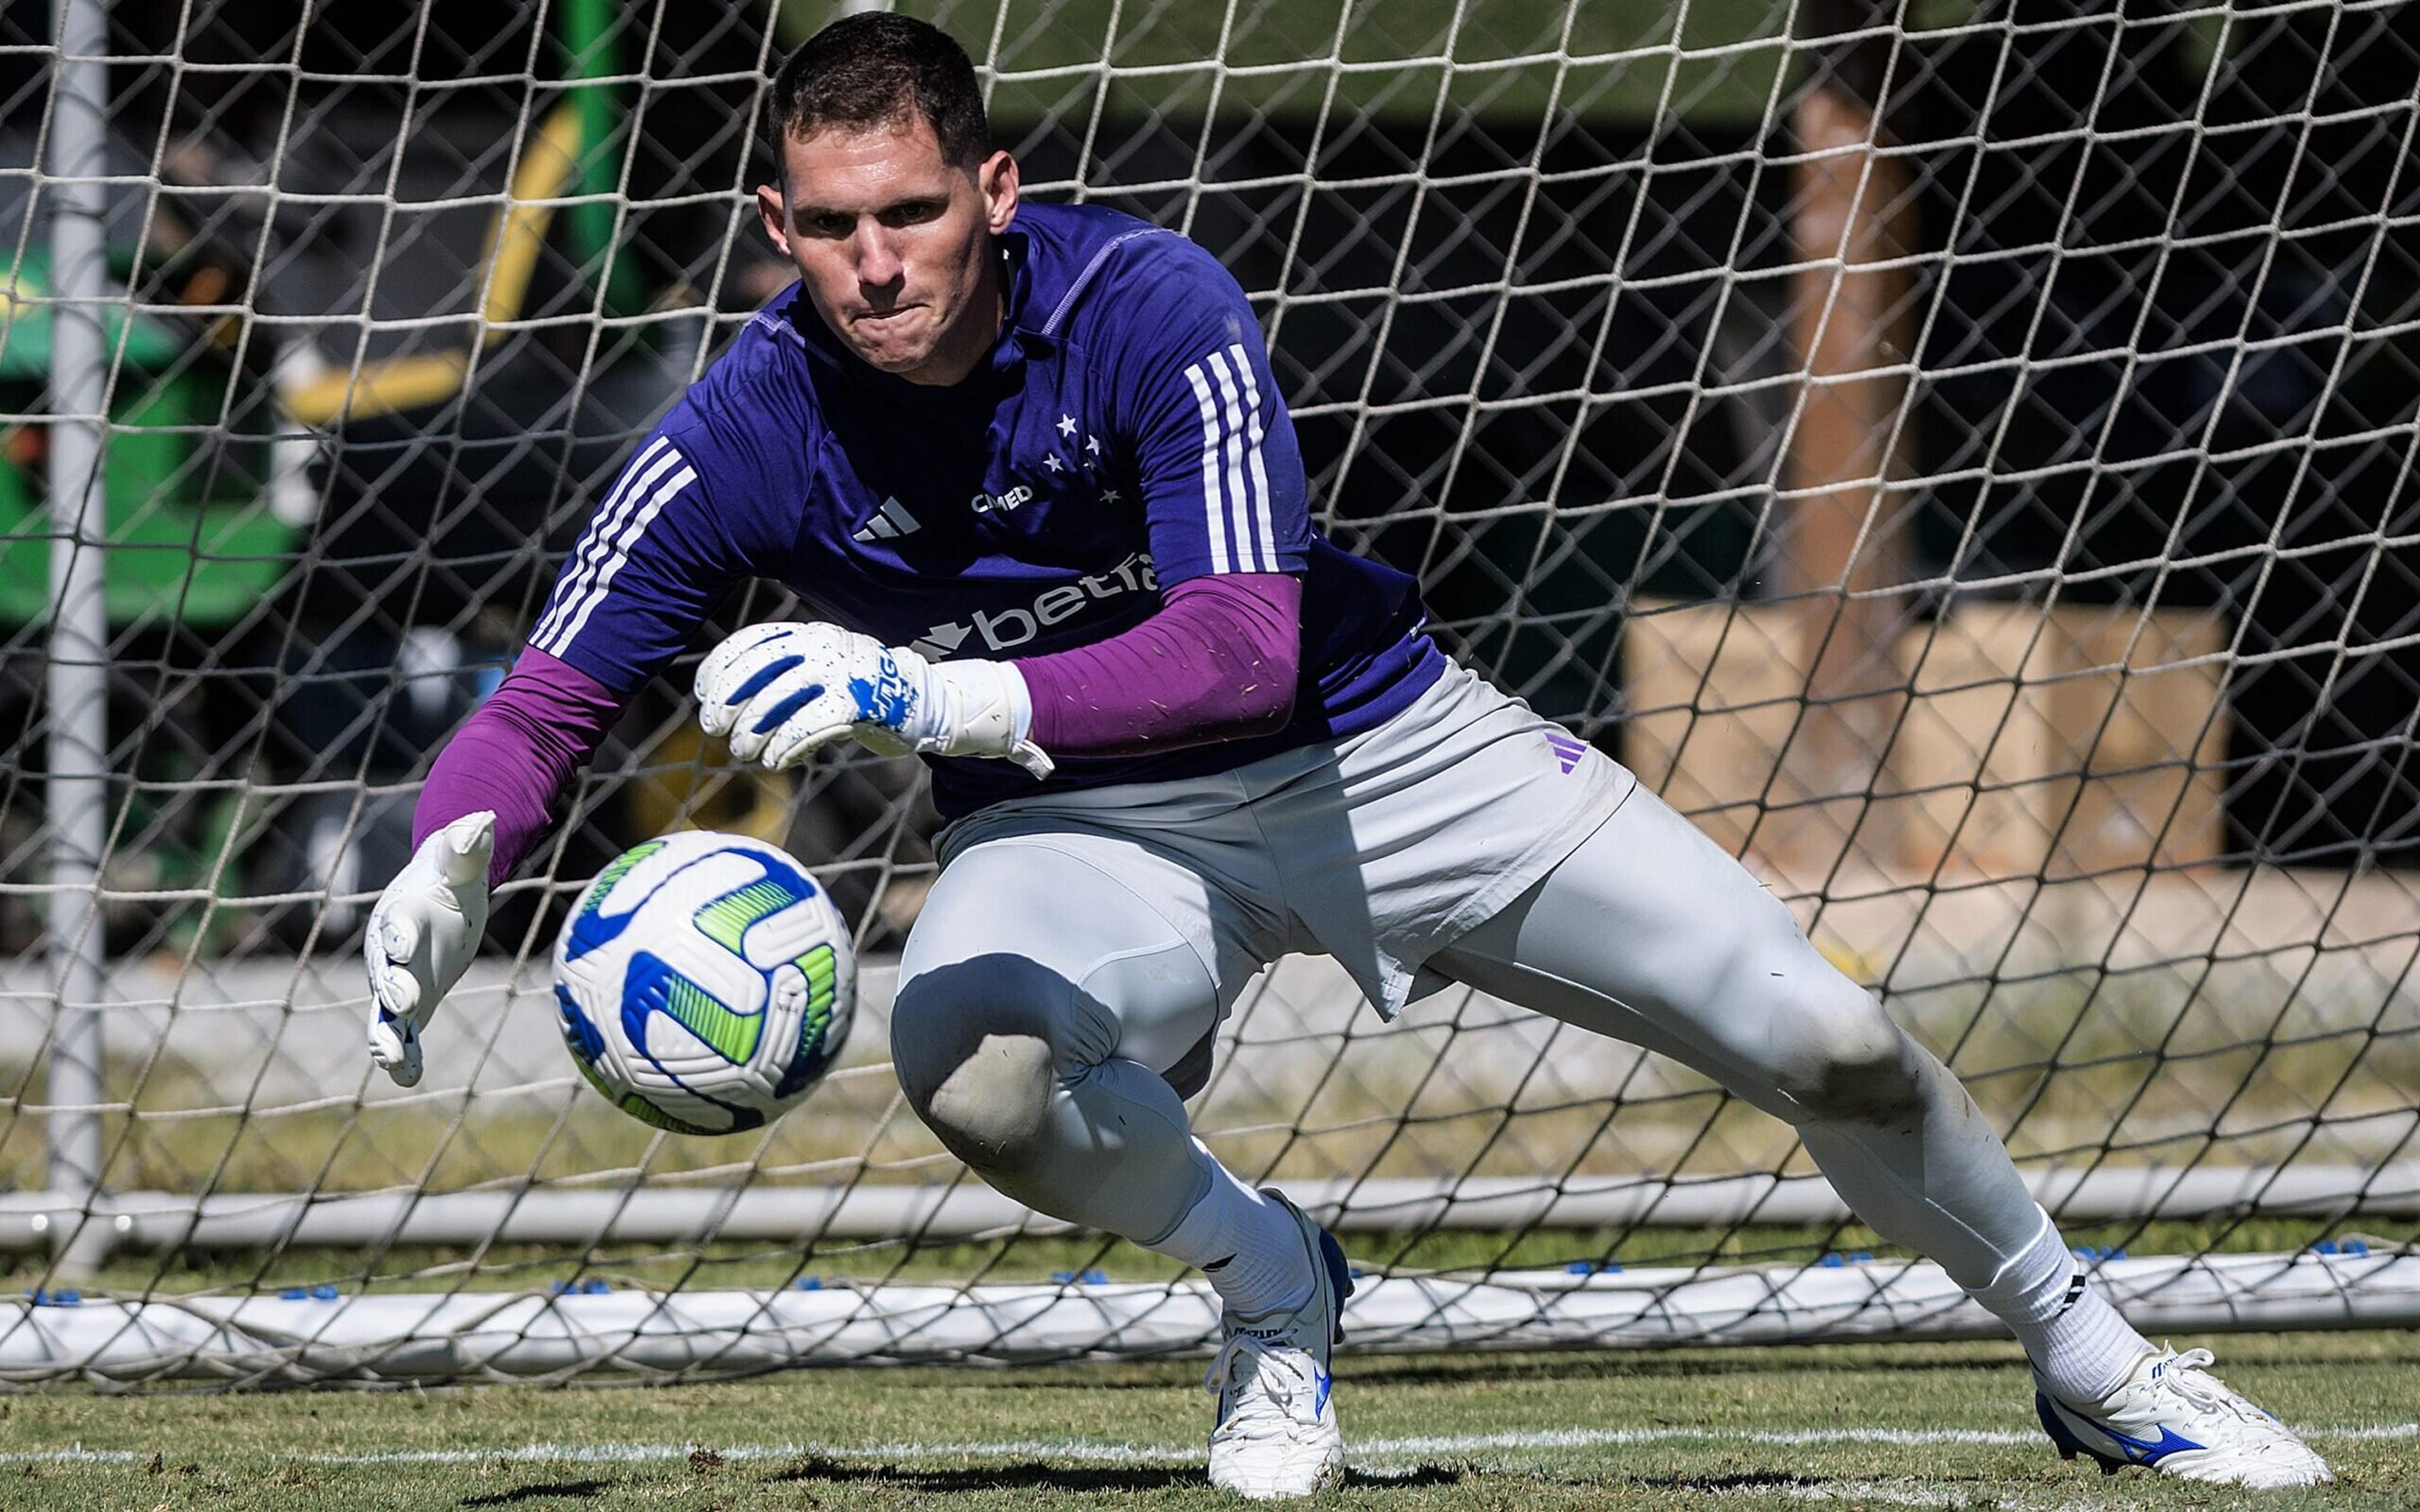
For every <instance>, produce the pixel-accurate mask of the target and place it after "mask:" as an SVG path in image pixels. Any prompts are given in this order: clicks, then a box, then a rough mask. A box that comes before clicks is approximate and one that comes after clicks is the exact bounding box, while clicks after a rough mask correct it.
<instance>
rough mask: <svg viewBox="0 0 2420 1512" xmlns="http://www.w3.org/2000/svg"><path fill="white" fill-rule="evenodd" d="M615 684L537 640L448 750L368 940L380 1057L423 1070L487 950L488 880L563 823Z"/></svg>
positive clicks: (394, 1068) (374, 1038)
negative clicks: (445, 1013)
mask: <svg viewBox="0 0 2420 1512" xmlns="http://www.w3.org/2000/svg"><path fill="white" fill-rule="evenodd" d="M622 702H623V701H622V699H621V698H620V697H619V696H618V695H616V694H615V693H614V692H613V690H612V689H610V688H608V687H605V686H604V685H603V684H601V683H599V682H597V680H596V679H595V678H593V677H590V676H589V675H588V674H587V673H585V672H583V671H580V669H578V668H577V667H573V666H570V665H568V664H566V663H565V662H562V661H558V660H557V659H555V658H554V657H553V656H549V655H547V654H546V653H545V652H543V651H540V650H538V649H536V648H535V647H534V646H533V647H529V648H527V649H525V650H523V651H522V653H521V657H520V661H518V662H516V663H515V664H514V666H513V670H512V671H511V672H510V673H508V674H506V676H505V678H504V686H503V687H499V688H497V689H496V691H495V693H494V695H493V696H491V697H490V698H489V700H488V701H487V702H485V703H482V704H481V705H479V708H478V710H477V712H475V713H473V715H472V716H471V717H470V719H469V721H468V722H467V723H465V724H464V725H463V726H462V728H461V729H460V730H459V731H458V732H456V733H455V735H454V738H453V739H452V740H451V741H449V742H447V743H446V746H445V749H444V750H443V751H442V753H441V754H440V755H439V756H438V758H437V764H436V766H435V767H434V768H433V769H432V770H431V771H430V772H429V774H428V782H427V786H425V787H424V788H422V789H421V792H420V804H419V807H418V808H416V809H415V810H413V811H412V818H411V840H412V857H411V861H410V862H409V863H408V864H407V865H406V866H405V867H404V869H403V871H402V872H399V873H397V874H396V878H395V880H394V881H393V882H391V883H389V884H388V885H387V887H386V890H385V891H384V892H382V893H380V895H379V901H378V905H377V906H376V907H375V908H373V909H372V910H371V911H370V921H369V930H368V933H367V936H366V937H365V939H364V940H363V942H362V951H363V954H364V956H365V959H366V961H367V964H368V967H369V979H370V998H371V1005H370V1023H369V1047H370V1059H372V1060H373V1061H375V1062H377V1063H378V1064H379V1065H380V1066H381V1067H383V1068H384V1069H385V1071H386V1072H387V1074H388V1075H390V1076H392V1077H394V1078H395V1080H396V1085H398V1086H402V1087H411V1086H413V1085H414V1084H416V1083H417V1082H418V1081H419V1080H420V1069H421V1057H420V1029H421V1026H423V1025H425V1024H427V1022H428V1016H429V1015H430V1014H431V1013H433V1012H435V1011H436V1009H437V1005H438V1003H439V1001H440V1000H442V998H443V997H444V995H446V993H447V992H448V991H450V990H451V989H452V988H453V986H454V983H455V982H456V981H457V980H459V979H460V977H461V975H462V972H463V970H464V968H466V967H467V966H469V965H470V964H471V958H472V957H473V955H475V954H476V953H477V952H478V949H479V935H480V933H481V932H483V931H484V930H485V929H486V928H487V926H488V891H489V888H490V887H493V886H494V885H495V884H497V883H499V882H502V881H503V880H504V878H505V877H507V876H509V875H511V874H512V870H513V868H514V866H516V865H517V864H519V863H520V858H521V856H523V855H525V854H526V853H527V852H528V850H529V848H530V846H531V845H532V844H533V843H534V842H535V841H536V840H537V838H538V836H540V835H542V834H544V833H545V832H546V829H547V826H548V825H550V824H551V822H552V818H553V813H554V805H555V800H556V799H557V798H558V797H559V796H560V795H562V793H563V791H564V789H565V788H566V787H568V786H569V785H570V783H571V779H573V778H574V777H575V776H577V775H578V774H579V772H580V771H581V769H582V768H583V767H585V766H586V765H587V764H588V762H589V759H590V758H591V757H593V756H595V755H596V753H597V746H598V745H599V744H600V743H601V742H602V741H603V740H604V738H605V732H607V731H608V730H611V729H612V728H613V721H614V720H615V719H616V718H617V717H620V715H621V712H622Z"/></svg>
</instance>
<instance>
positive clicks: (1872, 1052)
mask: <svg viewBox="0 0 2420 1512" xmlns="http://www.w3.org/2000/svg"><path fill="white" fill-rule="evenodd" d="M1431 964H1433V965H1435V967H1437V968H1438V969H1440V970H1442V971H1444V972H1445V973H1446V974H1447V975H1449V976H1450V977H1452V978H1454V979H1455V980H1460V981H1464V982H1466V983H1468V984H1470V985H1472V986H1475V987H1478V988H1480V989H1481V990H1482V991H1485V992H1488V993H1490V994H1493V995H1496V996H1498V997H1501V998H1504V999H1505V1000H1507V1001H1509V1002H1513V1003H1518V1004H1521V1005H1522V1006H1524V1007H1528V1008H1533V1009H1536V1010H1538V1011H1543V1012H1546V1013H1551V1014H1553V1015H1554V1016H1555V1017H1557V1018H1559V1019H1562V1020H1564V1021H1565V1022H1567V1023H1571V1024H1575V1025H1577V1026H1581V1027H1583V1028H1587V1029H1591V1030H1594V1031H1595V1032H1597V1033H1600V1034H1607V1035H1611V1036H1614V1037H1615V1038H1617V1039H1621V1040H1626V1041H1630V1042H1632V1043H1634V1044H1639V1045H1643V1046H1645V1047H1647V1048H1648V1049H1651V1050H1654V1051H1657V1052H1659V1053H1661V1054H1664V1055H1668V1056H1670V1057H1673V1058H1675V1059H1677V1060H1680V1061H1682V1062H1683V1063H1685V1064H1687V1065H1690V1066H1694V1067H1696V1068H1697V1069H1698V1070H1699V1071H1702V1072H1705V1073H1706V1074H1708V1075H1710V1076H1712V1077H1714V1079H1715V1080H1716V1081H1718V1082H1720V1083H1721V1084H1722V1085H1723V1086H1724V1087H1726V1088H1729V1089H1730V1091H1731V1092H1733V1093H1734V1094H1736V1095H1738V1096H1739V1097H1741V1098H1743V1099H1745V1100H1746V1101H1748V1102H1750V1103H1755V1104H1756V1105H1757V1106H1759V1107H1761V1108H1763V1109H1765V1110H1766V1111H1767V1112H1770V1113H1773V1114H1775V1115H1776V1116H1778V1117H1780V1118H1782V1119H1786V1120H1787V1121H1788V1122H1790V1123H1791V1124H1792V1126H1794V1127H1795V1128H1796V1129H1797V1131H1798V1134H1799V1137H1800V1138H1801V1139H1802V1140H1804V1141H1805V1142H1806V1145H1807V1152H1808V1153H1809V1154H1811V1155H1813V1156H1814V1157H1815V1160H1816V1163H1817V1164H1818V1165H1821V1166H1822V1167H1823V1174H1824V1176H1825V1177H1826V1178H1827V1179H1829V1180H1830V1181H1831V1182H1832V1185H1833V1188H1834V1189H1835V1190H1836V1191H1838V1193H1839V1194H1840V1196H1841V1198H1842V1200H1844V1201H1845V1202H1847V1203H1848V1205H1849V1206H1850V1208H1851V1209H1853V1210H1854V1211H1855V1212H1856V1214H1857V1215H1858V1217H1860V1218H1861V1219H1863V1220H1864V1221H1865V1222H1866V1223H1867V1224H1869V1225H1870V1226H1871V1227H1873V1228H1874V1230H1875V1231H1876V1232H1878V1233H1880V1234H1881V1235H1882V1236H1883V1237H1884V1238H1885V1239H1887V1240H1889V1241H1890V1242H1893V1243H1897V1244H1904V1245H1906V1246H1908V1247H1909V1248H1911V1249H1915V1250H1918V1251H1921V1252H1922V1253H1924V1254H1926V1255H1929V1256H1931V1257H1932V1258H1934V1259H1936V1260H1938V1261H1939V1262H1940V1263H1941V1265H1942V1266H1943V1268H1944V1269H1945V1270H1947V1272H1948V1273H1949V1274H1950V1276H1951V1277H1952V1278H1953V1279H1955V1280H1956V1281H1957V1282H1958V1283H1959V1284H1960V1285H1961V1286H1962V1287H1964V1288H1967V1289H1968V1290H1969V1291H1971V1292H1973V1293H1974V1294H1975V1295H1976V1296H1977V1298H1978V1300H1979V1301H1981V1302H1982V1303H1983V1304H1985V1305H1986V1306H1989V1307H1991V1308H1992V1309H1993V1312H1994V1313H1996V1314H1997V1315H1998V1316H2000V1317H2001V1318H2003V1319H2007V1320H2008V1321H2009V1324H2010V1326H2011V1327H2012V1328H2013V1329H2015V1330H2016V1332H2017V1334H2018V1336H2019V1337H2020V1338H2021V1339H2023V1340H2024V1342H2025V1344H2026V1347H2027V1349H2028V1350H2029V1352H2032V1353H2033V1354H2034V1356H2035V1360H2036V1363H2037V1365H2040V1366H2041V1367H2042V1368H2043V1370H2044V1371H2045V1373H2046V1374H2047V1375H2049V1376H2051V1377H2053V1378H2054V1379H2055V1380H2057V1381H2059V1382H2060V1383H2061V1384H2062V1385H2063V1386H2065V1387H2067V1388H2068V1389H2069V1390H2071V1391H2072V1392H2073V1393H2074V1394H2076V1395H2077V1396H2087V1395H2088V1396H2095V1397H2097V1396H2101V1395H2104V1394H2106V1393H2107V1392H2108V1391H2110V1390H2112V1389H2114V1388H2115V1386H2116V1385H2117V1384H2118V1381H2122V1380H2123V1379H2124V1377H2125V1374H2126V1372H2127V1371H2128V1370H2129V1369H2130V1368H2131V1367H2132V1365H2133V1362H2134V1360H2135V1359H2136V1357H2137V1355H2138V1354H2139V1353H2140V1352H2141V1350H2144V1349H2145V1348H2147V1347H2148V1346H2147V1345H2146V1344H2145V1342H2144V1341H2143V1339H2142V1337H2141V1335H2138V1334H2136V1333H2135V1332H2134V1331H2133V1329H2132V1328H2131V1327H2129V1326H2127V1324H2126V1322H2125V1320H2124V1319H2121V1318H2119V1317H2118V1314H2117V1313H2116V1312H2115V1311H2114V1310H2113V1309H2111V1308H2110V1307H2109V1306H2108V1304H2106V1303H2105V1302H2103V1301H2102V1300H2101V1299H2100V1298H2099V1297H2098V1296H2097V1295H2094V1294H2092V1293H2091V1292H2090V1291H2089V1289H2088V1288H2075V1287H2073V1286H2072V1285H2071V1283H2072V1282H2073V1281H2074V1279H2075V1278H2076V1276H2077V1271H2076V1268H2075V1265H2074V1261H2073V1259H2072V1257H2071V1256H2070V1255H2069V1253H2068V1251H2067V1248H2066V1246H2065V1244H2064V1242H2062V1241H2061V1240H2060V1238H2059V1235H2058V1232H2057V1229H2056V1227H2055V1226H2054V1225H2053V1224H2052V1223H2051V1221H2050V1219H2049V1217H2048V1216H2047V1215H2046V1214H2045V1213H2044V1212H2043V1211H2042V1210H2041V1208H2040V1206H2039V1205H2038V1204H2037V1203H2036V1202H2035V1201H2034V1200H2033V1197H2032V1196H2031V1195H2030V1194H2029V1193H2028V1192H2027V1191H2026V1190H2025V1186H2024V1181H2023V1180H2021V1179H2020V1178H2019V1177H2018V1175H2017V1170H2016V1166H2015V1165H2013V1164H2012V1163H2011V1162H2010V1161H2009V1154H2008V1150H2007V1149H2006V1147H2005V1146H2003V1145H2002V1144H2001V1142H2000V1139H1999V1136H1998V1134H1996V1133H1995V1132H1994V1131H1993V1128H1992V1126H1991V1124H1990V1123H1989V1122H1988V1121H1986V1120H1985V1119H1984V1117H1983V1115H1982V1112H1981V1110H1980V1109H1978V1107H1976V1105H1975V1102H1974V1100H1973V1099H1972V1098H1971V1097H1969V1096H1968V1095H1967V1093H1966V1089H1965V1088H1963V1087H1962V1086H1961V1085H1960V1084H1959V1082H1958V1079H1957V1078H1956V1077H1955V1076H1953V1075H1951V1074H1950V1072H1949V1071H1948V1069H1947V1067H1945V1066H1943V1065H1942V1064H1941V1062H1940V1061H1939V1060H1937V1059H1936V1058H1934V1057H1933V1056H1932V1055H1931V1053H1929V1052H1928V1051H1926V1050H1925V1049H1924V1048H1923V1047H1922V1046H1920V1045H1918V1044H1917V1043H1916V1041H1914V1040H1912V1039H1910V1038H1909V1037H1908V1036H1907V1034H1906V1033H1905V1031H1903V1030H1901V1029H1900V1027H1899V1026H1898V1025H1896V1024H1895V1023H1893V1022H1892V1021H1891V1019H1890V1017H1889V1015H1888V1014H1886V1013H1885V1011H1883V1008H1882V1005H1881V1004H1880V1003H1878V1002H1877V1001H1876V1000H1875V999H1874V997H1873V995H1871V994H1869V993H1868V992H1867V991H1866V990H1865V989H1864V988H1862V987H1860V986H1858V985H1857V984H1856V983H1855V982H1854V981H1852V980H1849V979H1848V978H1847V977H1845V976H1843V975H1842V974H1841V973H1840V972H1839V971H1838V969H1837V968H1835V967H1834V966H1833V965H1832V964H1830V963H1829V962H1827V961H1825V960H1824V959H1823V956H1822V955H1821V954H1820V953H1819V952H1818V951H1817V950H1816V949H1814V947H1813V946H1811V945H1809V944H1808V943H1807V938H1806V936H1805V935H1804V934H1803V933H1800V931H1799V929H1798V926H1797V922H1796V921H1795V920H1794V919H1793V918H1792V917H1791V915H1790V911H1789V910H1788V909H1787V908H1785V907H1784V906H1783V905H1782V904H1781V903H1780V902H1779V901H1778V900H1776V898H1774V897H1773V896H1772V894H1770V893H1768V892H1767V891H1765V889H1764V888H1763V887H1761V885H1759V884H1758V882H1757V881H1756V879H1755V878H1754V877H1752V876H1750V875H1749V874H1748V872H1746V870H1745V868H1743V867H1741V866H1740V865H1739V864H1738V863H1737V862H1736V861H1734V860H1733V859H1732V858H1731V857H1730V856H1728V855H1726V854H1725V853H1724V852H1723V851H1722V850H1721V849H1720V848H1719V847H1717V846H1716V845H1715V844H1714V842H1713V841H1709V840H1708V839H1706V838H1705V836H1704V835H1702V834H1701V833H1699V830H1698V829H1697V827H1696V826H1695V825H1691V824H1690V823H1689V822H1688V821H1687V820H1685V819H1683V818H1682V817H1681V816H1680V815H1679V814H1677V813H1674V812H1673V811H1672V810H1670V809H1669V808H1668V807H1667V806H1666V805H1665V804H1664V803H1663V802H1662V801H1661V800H1660V799H1658V798H1656V797H1655V796H1654V795H1652V794H1651V793H1648V792H1646V791H1645V790H1644V789H1641V790H1640V791H1638V792H1637V793H1634V794H1633V795H1631V796H1630V798H1629V799H1628V801H1626V802H1625V803H1624V804H1623V805H1622V807H1621V810H1620V811H1619V812H1617V813H1616V814H1615V815H1614V816H1613V817H1612V818H1611V819H1610V820H1608V821H1606V824H1605V825H1604V826H1603V827H1601V828H1600V829H1598V831H1597V832H1596V833H1595V834H1594V835H1592V836H1591V837H1590V839H1589V840H1588V841H1587V842H1586V843H1584V844H1583V845H1581V846H1580V848H1579V849H1578V850H1577V851H1575V852H1574V853H1573V855H1572V856H1570V858H1568V859H1567V860H1565V861H1564V862H1563V864H1562V865H1561V866H1560V867H1559V868H1558V869H1557V870H1556V871H1555V872H1554V873H1553V874H1551V875H1550V876H1548V877H1547V878H1546V879H1545V880H1544V882H1542V883H1541V884H1539V886H1538V887H1534V888H1532V889H1531V890H1530V891H1529V892H1528V894H1527V895H1525V896H1524V897H1522V898H1521V899H1520V900H1519V901H1517V902H1516V903H1513V904H1512V906H1511V907H1509V908H1507V909H1506V910H1505V911H1504V912H1503V913H1501V914H1498V915H1497V917H1496V918H1493V919H1490V920H1489V921H1488V922H1486V923H1485V924H1482V925H1481V926H1480V927H1479V928H1478V929H1476V930H1473V931H1472V932H1471V933H1468V934H1466V935H1465V936H1464V937H1463V938H1462V939H1461V940H1460V941H1458V942H1456V944H1455V946H1454V947H1453V948H1452V949H1450V950H1448V951H1446V952H1444V953H1443V954H1442V955H1440V956H1439V957H1438V958H1437V959H1436V960H1435V961H1433V962H1432V963H1431Z"/></svg>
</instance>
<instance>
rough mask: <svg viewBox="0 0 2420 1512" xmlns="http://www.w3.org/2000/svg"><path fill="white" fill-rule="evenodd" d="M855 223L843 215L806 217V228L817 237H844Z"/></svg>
mask: <svg viewBox="0 0 2420 1512" xmlns="http://www.w3.org/2000/svg"><path fill="white" fill-rule="evenodd" d="M855 225H856V222H855V221H854V220H853V219H851V218H850V217H848V216H845V215H811V216H809V217H807V229H808V230H809V231H812V232H814V234H815V235H816V236H819V237H845V236H846V235H848V234H849V232H850V231H851V230H852V229H854V227H855Z"/></svg>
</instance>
